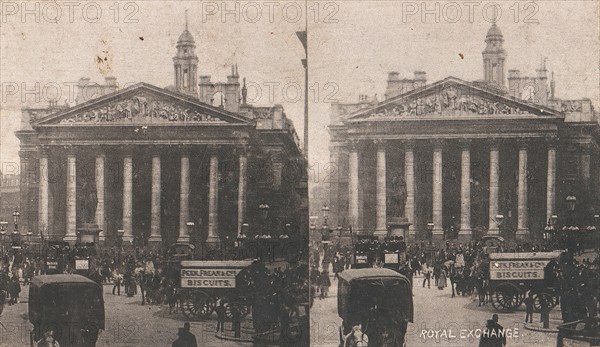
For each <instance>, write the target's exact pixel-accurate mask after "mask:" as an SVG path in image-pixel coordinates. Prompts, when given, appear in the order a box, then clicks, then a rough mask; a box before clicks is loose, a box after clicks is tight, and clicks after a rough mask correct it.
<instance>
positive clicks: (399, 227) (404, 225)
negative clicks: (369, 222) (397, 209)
mask: <svg viewBox="0 0 600 347" xmlns="http://www.w3.org/2000/svg"><path fill="white" fill-rule="evenodd" d="M411 225H412V223H409V222H408V218H404V217H391V218H390V219H389V220H388V222H387V227H388V230H389V235H387V236H397V237H402V239H403V240H404V241H405V242H406V241H407V240H408V238H407V236H409V234H408V228H409V227H410V226H411ZM377 236H379V235H377Z"/></svg>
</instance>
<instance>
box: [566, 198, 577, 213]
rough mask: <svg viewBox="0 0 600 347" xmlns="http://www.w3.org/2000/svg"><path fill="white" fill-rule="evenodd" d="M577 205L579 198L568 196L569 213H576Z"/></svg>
mask: <svg viewBox="0 0 600 347" xmlns="http://www.w3.org/2000/svg"><path fill="white" fill-rule="evenodd" d="M576 203H577V198H576V197H575V196H574V195H569V196H567V209H568V210H569V212H573V211H575V204H576Z"/></svg>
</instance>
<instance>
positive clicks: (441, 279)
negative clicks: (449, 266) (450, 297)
mask: <svg viewBox="0 0 600 347" xmlns="http://www.w3.org/2000/svg"><path fill="white" fill-rule="evenodd" d="M436 282H437V287H438V289H439V290H442V289H444V288H446V271H445V270H444V269H440V273H439V275H438V277H437V278H436Z"/></svg>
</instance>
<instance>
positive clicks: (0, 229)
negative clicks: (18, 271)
mask: <svg viewBox="0 0 600 347" xmlns="http://www.w3.org/2000/svg"><path fill="white" fill-rule="evenodd" d="M7 229H8V222H5V221H1V222H0V242H2V254H4V253H5V249H4V248H5V242H6V239H5V238H6V230H7Z"/></svg>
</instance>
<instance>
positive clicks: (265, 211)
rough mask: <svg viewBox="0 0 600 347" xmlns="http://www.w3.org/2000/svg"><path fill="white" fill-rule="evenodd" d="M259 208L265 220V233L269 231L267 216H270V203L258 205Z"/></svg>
mask: <svg viewBox="0 0 600 347" xmlns="http://www.w3.org/2000/svg"><path fill="white" fill-rule="evenodd" d="M258 209H259V210H260V216H261V218H262V221H263V229H264V230H263V233H264V234H268V232H267V217H269V209H270V207H269V205H267V204H260V205H259V206H258Z"/></svg>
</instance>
